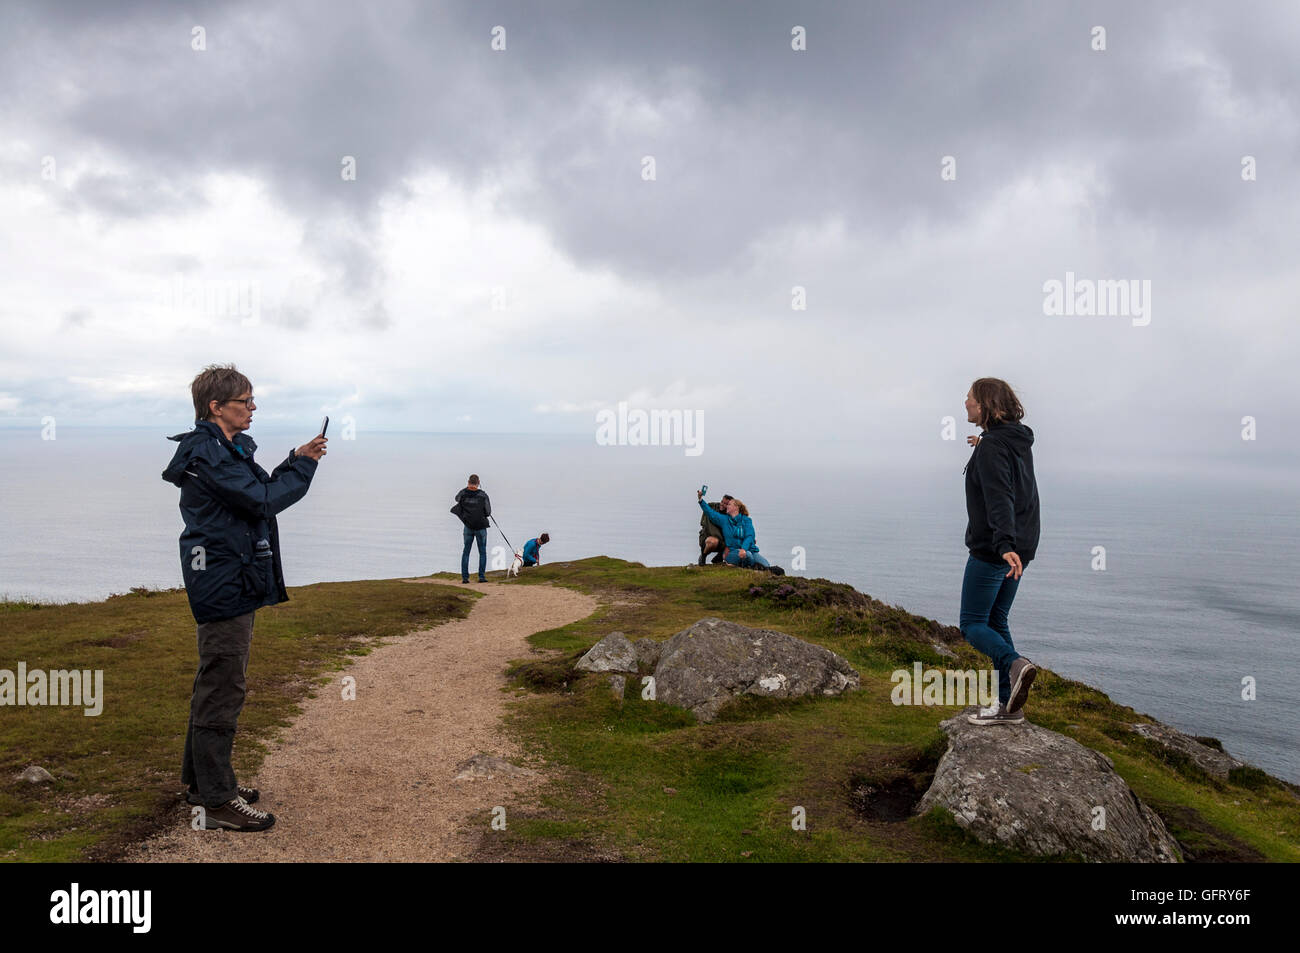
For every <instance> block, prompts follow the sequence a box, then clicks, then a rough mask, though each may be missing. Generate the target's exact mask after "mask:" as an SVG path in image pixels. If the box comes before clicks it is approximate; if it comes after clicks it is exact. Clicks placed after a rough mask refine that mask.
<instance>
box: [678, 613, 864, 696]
mask: <svg viewBox="0 0 1300 953" xmlns="http://www.w3.org/2000/svg"><path fill="white" fill-rule="evenodd" d="M654 678H655V697H656V698H657V699H658V700H659V701H661V702H667V703H668V704H670V705H679V706H681V707H682V708H689V709H690V710H691V711H693V712H694V713H695V716H696V717H697V718H699V719H700V720H701V721H712V720H713V719H714V718H715V717H717V714H718V710H719V709H720V708H721V707H722V706H723V705H724V704H726V702H727V701H728V700H730V699H731V698H733V697H735V696H737V695H761V696H764V697H768V698H796V697H799V696H801V695H838V694H840V693H841V692H843V691H844V690H845V689H850V688H857V687H858V673H857V672H856V671H854V669H853V667H852V666H851V665H849V663H848V662H847V661H845V660H844V659H843V658H841V657H840V656H838V655H836V654H835V653H834V652H832V651H830V650H829V649H825V648H822V647H821V646H820V645H813V644H812V643H811V642H805V641H803V640H802V639H796V638H795V637H794V636H792V635H786V634H785V633H784V632H773V631H771V630H770V629H751V628H749V627H748V626H744V625H738V624H737V623H735V622H727V621H724V620H722V619H701V620H700V621H699V622H696V623H695V624H694V625H693V626H691V627H690V628H689V629H684V630H682V631H681V632H678V633H677V634H676V635H674V636H673V637H672V638H671V639H669V640H668V641H666V642H664V643H663V647H662V649H661V651H660V653H659V662H658V664H657V665H656V666H655V674H654Z"/></svg>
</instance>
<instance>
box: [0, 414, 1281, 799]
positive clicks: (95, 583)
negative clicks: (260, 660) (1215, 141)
mask: <svg viewBox="0 0 1300 953" xmlns="http://www.w3.org/2000/svg"><path fill="white" fill-rule="evenodd" d="M186 429H189V425H188V424H185V423H183V422H182V423H180V424H179V425H177V426H172V427H146V428H134V427H132V428H118V429H114V428H90V427H88V428H76V427H61V428H60V429H59V430H58V431H57V439H53V440H48V439H46V440H43V439H41V433H40V431H38V430H34V429H20V428H9V429H0V528H2V529H3V533H0V595H2V596H3V597H5V598H8V599H28V600H34V601H42V602H80V601H90V600H98V599H103V598H105V597H106V596H108V595H109V594H111V593H120V592H126V591H128V590H129V589H131V588H133V587H137V586H144V587H149V588H169V587H175V586H180V585H181V575H180V563H179V557H178V548H177V536H178V534H179V532H180V530H181V519H180V514H179V512H178V509H177V498H178V490H177V488H176V487H174V486H173V485H171V484H169V483H166V482H165V481H163V480H162V479H161V472H162V469H163V467H164V465H165V464H166V463H167V461H168V460H169V459H170V457H171V454H172V452H173V451H174V449H175V446H176V445H175V444H174V443H172V442H171V441H168V440H166V439H165V436H166V435H167V434H170V433H176V432H179V431H181V430H186ZM250 434H251V436H253V437H254V439H256V440H257V442H258V445H259V449H258V453H257V458H258V461H259V462H260V463H261V464H262V466H264V467H265V468H266V469H267V470H268V471H270V470H272V469H273V468H274V467H275V466H276V465H277V464H278V463H279V462H281V461H282V460H283V459H284V458H285V456H286V455H287V453H288V450H289V448H290V447H293V446H296V445H298V444H301V443H303V442H305V441H306V439H307V437H308V436H309V435H305V434H293V433H290V432H288V431H279V430H272V429H262V430H260V431H259V430H258V428H257V427H256V426H255V427H254V430H253V431H251V432H250ZM965 456H966V454H965V452H964V451H959V452H956V453H953V454H951V455H950V458H946V459H945V460H944V462H943V463H942V464H936V463H935V462H934V461H933V460H926V461H924V462H921V463H917V464H911V465H906V464H902V463H898V462H895V461H890V462H887V463H886V462H881V461H867V462H863V461H855V460H853V459H852V458H851V456H845V455H844V454H829V453H828V454H825V455H819V453H818V451H817V448H816V447H813V448H811V449H807V448H804V449H799V450H798V451H796V450H795V449H793V447H792V446H787V445H784V444H780V443H777V444H773V445H770V446H769V447H767V448H766V449H765V450H764V451H763V452H754V451H753V450H752V449H751V450H750V451H749V452H736V453H729V452H721V453H720V452H718V450H717V449H716V448H715V447H710V452H709V453H707V454H700V455H698V456H692V455H690V454H689V453H686V452H683V449H682V448H681V447H634V446H612V447H611V446H600V445H598V444H597V443H596V442H595V441H594V440H593V438H592V436H591V435H577V434H417V433H365V434H363V435H360V436H358V437H356V439H353V440H343V439H341V438H340V437H337V436H336V437H335V438H334V439H332V440H331V442H330V452H329V454H328V456H327V457H326V458H325V459H324V460H323V461H322V462H321V465H320V468H319V469H318V472H317V475H316V478H315V480H314V482H313V484H312V487H311V490H310V492H309V493H308V494H307V496H306V497H305V498H304V499H303V500H302V501H300V502H299V503H297V504H295V505H294V506H293V507H291V508H290V509H289V510H287V511H285V512H284V513H283V514H281V516H280V520H279V522H280V534H281V537H280V538H281V551H282V556H283V563H284V568H285V576H286V580H287V582H288V584H289V585H290V586H294V585H303V584H307V583H312V582H320V581H336V580H351V579H369V578H391V577H398V576H411V575H417V574H427V573H431V572H435V571H456V570H458V569H459V561H460V550H461V527H460V523H459V521H458V520H457V519H456V518H455V517H454V516H452V515H451V514H450V513H449V512H448V510H449V509H450V507H451V505H452V503H453V497H454V496H455V493H456V491H457V490H458V489H460V488H461V487H463V486H464V485H465V480H466V477H467V476H468V474H469V473H470V472H471V471H472V472H477V473H478V474H480V476H481V478H482V482H483V488H484V489H485V490H486V491H487V492H488V493H489V494H490V496H491V498H492V507H493V513H494V515H495V516H496V518H497V521H498V523H499V524H500V528H499V530H498V529H497V528H495V527H494V528H493V529H492V531H491V534H490V539H489V543H490V546H492V547H500V551H499V552H498V553H497V554H496V555H497V557H498V559H504V558H506V557H507V556H508V553H509V551H510V548H518V547H521V546H522V545H523V543H524V542H525V541H526V540H527V539H529V538H531V537H534V536H537V535H539V534H541V533H542V532H549V533H550V534H551V537H552V542H551V543H550V544H549V545H548V546H547V547H546V548H545V549H544V550H543V561H544V562H566V561H569V560H576V559H581V558H584V557H587V556H593V555H608V556H615V557H619V558H622V559H628V560H633V561H636V562H639V563H642V564H644V565H647V566H681V565H686V564H687V563H691V562H694V561H695V559H696V558H697V557H698V552H699V550H698V544H697V533H698V527H699V510H698V508H697V506H696V503H695V499H696V496H695V493H696V490H697V489H699V488H700V486H701V484H704V483H707V484H710V486H709V493H708V496H709V498H710V499H716V498H718V497H719V496H720V495H721V494H722V493H724V492H725V493H730V494H732V495H734V496H737V497H739V498H741V499H743V500H744V501H745V503H746V504H747V505H748V507H749V509H750V512H751V515H752V517H753V519H754V524H755V529H756V538H757V540H758V546H759V549H760V551H761V552H762V553H763V554H764V555H765V556H767V557H768V559H769V560H771V561H772V562H775V563H777V564H779V565H781V566H783V567H785V568H786V569H787V570H789V571H793V572H794V573H795V574H797V575H805V576H819V577H825V578H828V579H833V580H836V581H840V582H846V583H849V584H851V585H853V586H854V587H856V588H858V589H860V590H861V591H863V592H865V593H868V594H870V595H872V596H874V597H875V598H877V599H881V600H883V601H885V602H887V603H890V604H894V605H899V606H902V607H904V608H906V609H907V610H909V611H911V612H914V613H917V614H918V615H923V616H928V617H931V618H935V619H938V620H939V621H941V622H944V623H948V624H956V622H957V615H958V603H959V596H960V591H961V577H962V569H963V567H964V565H965V560H966V551H965V548H964V546H963V533H964V529H965V520H966V516H965V501H964V496H963V490H962V486H963V483H962V479H963V478H962V474H961V468H962V466H963V465H964V463H965ZM1036 463H1037V469H1038V482H1039V491H1040V496H1041V500H1042V524H1043V532H1042V540H1041V543H1040V546H1039V549H1038V555H1037V558H1036V559H1035V560H1034V561H1033V563H1032V564H1031V565H1030V567H1029V568H1028V570H1027V571H1026V573H1025V576H1024V579H1023V581H1022V583H1021V586H1020V590H1019V593H1018V595H1017V598H1016V602H1015V605H1014V607H1013V609H1012V613H1011V629H1012V635H1013V637H1014V639H1015V641H1016V646H1017V648H1018V649H1019V650H1020V651H1021V652H1022V653H1023V654H1025V655H1027V656H1029V657H1030V658H1032V659H1034V660H1035V661H1037V662H1040V663H1042V664H1044V665H1046V666H1047V667H1049V668H1051V669H1052V670H1054V671H1056V672H1059V673H1060V674H1062V675H1065V676H1068V677H1070V678H1074V679H1078V680H1080V681H1083V682H1086V683H1088V684H1090V685H1093V686H1096V687H1098V688H1100V689H1102V690H1103V691H1105V692H1106V693H1107V694H1108V695H1110V697H1111V698H1112V699H1114V700H1115V701H1117V702H1120V703H1122V704H1125V705H1130V706H1132V707H1133V708H1135V709H1137V710H1138V711H1140V712H1144V713H1146V714H1149V715H1151V716H1153V717H1155V718H1158V719H1160V720H1161V721H1164V722H1166V723H1168V724H1170V725H1173V726H1174V727H1176V728H1179V729H1180V730H1182V731H1185V732H1187V733H1189V734H1195V735H1212V736H1214V737H1216V738H1218V739H1220V740H1221V741H1222V742H1223V744H1224V746H1225V747H1226V748H1227V750H1228V751H1229V752H1230V753H1232V754H1234V755H1236V756H1237V757H1239V758H1242V759H1244V760H1246V761H1248V762H1250V763H1252V764H1254V765H1257V766H1258V767H1260V768H1263V769H1264V770H1266V771H1268V772H1270V773H1272V774H1274V775H1277V776H1279V777H1282V778H1286V779H1288V780H1290V781H1293V782H1300V745H1298V744H1297V742H1298V741H1300V642H1298V641H1297V639H1298V637H1300V587H1297V569H1298V568H1300V520H1298V519H1297V514H1298V513H1300V505H1298V504H1300V488H1298V487H1297V484H1296V483H1295V481H1294V480H1289V479H1278V478H1277V477H1276V475H1271V476H1266V475H1256V474H1253V473H1252V472H1250V471H1235V472H1233V473H1231V474H1229V475H1227V476H1225V475H1224V474H1222V473H1218V474H1216V475H1215V476H1214V477H1213V478H1210V477H1209V476H1207V475H1205V474H1203V473H1201V471H1199V470H1197V469H1195V468H1186V469H1179V468H1173V469H1169V468H1164V469H1161V470H1159V471H1157V472H1152V473H1150V474H1148V475H1145V476H1144V475H1142V474H1134V473H1125V474H1123V475H1119V474H1117V473H1111V472H1108V471H1106V470H1105V469H1099V468H1093V469H1088V470H1081V469H1078V468H1077V467H1076V468H1072V469H1069V470H1068V471H1067V470H1065V469H1064V468H1055V467H1053V466H1052V465H1051V461H1050V459H1045V458H1044V456H1043V455H1042V454H1038V455H1036ZM504 534H509V535H508V539H509V547H507V543H506V541H505V535H504ZM1101 557H1104V563H1103V562H1102V561H1101ZM474 558H475V559H477V553H476V554H475V557H474ZM800 559H801V560H802V562H801V563H799V564H800V565H802V567H803V568H800V569H792V565H793V564H794V563H795V562H796V560H800ZM1102 566H1104V568H1102ZM472 568H473V564H472ZM472 568H471V571H472ZM3 618H4V617H3V614H0V652H3V624H4V623H3ZM182 624H183V625H186V626H188V625H189V624H192V623H190V622H189V621H188V620H179V619H178V625H182ZM667 634H669V633H665V635H667ZM4 661H5V660H4V659H3V657H0V667H4ZM11 661H16V660H11ZM1250 686H1253V693H1252V692H1251V691H1248V690H1247V688H1248V687H1250Z"/></svg>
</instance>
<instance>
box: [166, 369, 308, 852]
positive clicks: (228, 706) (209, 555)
mask: <svg viewBox="0 0 1300 953" xmlns="http://www.w3.org/2000/svg"><path fill="white" fill-rule="evenodd" d="M190 391H191V394H192V396H193V398H194V414H195V421H194V429H193V430H191V431H189V432H188V433H182V434H177V435H176V436H174V437H169V438H168V439H170V440H175V441H176V442H177V443H178V444H179V446H178V447H177V448H176V454H175V456H173V457H172V461H171V463H169V464H168V465H167V469H166V470H164V471H163V475H162V476H163V479H164V480H167V481H168V482H170V483H174V484H176V485H177V486H178V487H180V489H181V498H180V508H181V518H182V519H183V520H184V521H185V530H184V532H182V533H181V537H180V557H181V575H182V577H183V578H184V580H185V591H186V595H187V596H188V597H189V602H190V611H191V612H192V613H193V614H194V621H195V622H196V623H197V625H198V652H199V668H198V673H197V674H196V675H195V676H194V690H193V694H192V696H191V698H190V719H189V728H188V730H187V731H186V734H185V756H184V763H183V765H182V767H181V782H182V783H183V784H184V785H185V786H186V798H187V799H188V800H189V802H190V803H191V804H199V805H202V806H203V808H204V819H205V826H206V827H207V829H209V830H216V829H225V830H232V831H262V830H266V829H267V828H269V827H270V826H271V825H272V824H274V823H275V815H274V814H270V813H267V812H265V811H259V810H257V809H256V808H253V807H250V805H251V804H253V803H254V802H255V801H257V799H258V792H257V791H256V790H254V789H253V788H246V787H240V786H239V785H238V783H237V782H236V780H235V772H234V769H233V768H232V767H231V763H230V756H231V751H232V749H233V747H234V742H235V726H236V722H237V721H238V719H239V713H240V711H241V710H242V709H243V707H244V693H245V684H244V680H245V676H246V675H247V672H248V656H249V650H250V647H251V644H252V638H253V613H254V612H255V611H256V610H257V609H259V608H261V607H262V606H272V605H275V604H276V603H279V602H284V601H285V600H287V599H288V598H289V595H288V593H287V592H286V591H285V587H284V572H283V569H282V568H281V565H280V537H279V530H278V527H277V526H276V520H275V517H276V514H277V513H279V512H280V511H281V510H284V509H286V508H287V507H289V506H291V505H292V504H294V503H296V502H298V501H299V500H301V499H302V498H303V496H304V495H305V494H306V493H307V488H308V487H309V486H310V485H311V480H312V476H313V475H314V474H315V473H316V465H317V463H318V462H319V460H320V458H321V457H322V456H324V455H325V443H326V438H325V437H320V436H318V437H316V438H314V439H312V440H310V441H308V442H307V443H305V444H303V445H302V446H301V447H299V448H298V449H297V450H290V451H289V456H288V457H287V458H286V459H285V461H284V462H283V463H281V464H280V465H279V466H278V467H276V468H275V471H274V472H272V473H270V474H267V472H266V471H265V470H263V469H262V468H261V467H260V466H258V465H257V463H255V462H254V461H253V453H254V451H255V450H256V449H257V444H255V443H254V442H253V441H252V439H251V438H250V437H248V436H247V435H246V434H245V433H244V431H246V430H247V429H248V428H249V426H250V424H251V421H252V419H253V411H254V410H256V409H257V406H256V404H255V403H254V401H253V385H252V384H251V383H250V382H249V380H248V378H247V377H245V376H244V375H243V374H241V373H239V371H237V370H236V369H235V368H234V366H233V365H226V366H219V365H212V366H209V367H207V368H204V370H203V371H202V372H201V373H200V374H199V376H198V377H196V378H194V382H193V383H192V384H191V385H190Z"/></svg>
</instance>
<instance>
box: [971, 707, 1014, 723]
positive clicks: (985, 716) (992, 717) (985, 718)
mask: <svg viewBox="0 0 1300 953" xmlns="http://www.w3.org/2000/svg"><path fill="white" fill-rule="evenodd" d="M966 720H967V721H969V722H970V723H971V724H972V725H1019V724H1022V723H1023V722H1024V720H1025V715H1024V712H1019V711H1016V712H1011V711H1007V710H1006V708H1004V707H1003V706H1002V705H990V706H989V707H988V708H981V709H980V710H979V712H978V713H976V714H974V715H967V716H966Z"/></svg>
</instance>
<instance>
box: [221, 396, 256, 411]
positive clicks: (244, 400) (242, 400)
mask: <svg viewBox="0 0 1300 953" xmlns="http://www.w3.org/2000/svg"><path fill="white" fill-rule="evenodd" d="M222 403H223V404H243V405H244V409H245V410H247V409H248V405H249V404H255V403H257V401H255V400H253V395H252V394H249V395H248V396H247V397H227V398H226V399H225V400H223V401H222Z"/></svg>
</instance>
